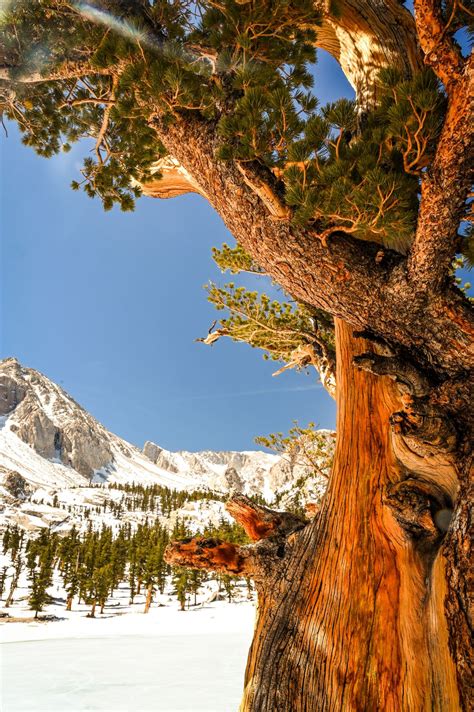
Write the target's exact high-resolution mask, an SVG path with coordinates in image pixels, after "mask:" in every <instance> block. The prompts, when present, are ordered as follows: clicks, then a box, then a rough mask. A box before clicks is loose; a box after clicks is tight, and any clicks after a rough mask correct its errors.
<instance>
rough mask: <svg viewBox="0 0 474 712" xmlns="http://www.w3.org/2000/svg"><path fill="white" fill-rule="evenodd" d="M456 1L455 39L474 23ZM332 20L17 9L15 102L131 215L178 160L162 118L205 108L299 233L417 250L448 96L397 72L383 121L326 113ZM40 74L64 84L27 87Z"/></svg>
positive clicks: (44, 0) (301, 13)
mask: <svg viewBox="0 0 474 712" xmlns="http://www.w3.org/2000/svg"><path fill="white" fill-rule="evenodd" d="M451 5H452V3H451V4H450V3H445V4H444V5H443V12H445V13H446V17H447V18H448V21H449V25H448V31H449V32H450V33H451V34H452V33H454V32H456V31H457V30H459V29H460V28H461V27H467V26H469V25H470V23H472V18H471V17H470V15H469V13H467V12H465V10H463V7H462V6H459V5H458V4H456V7H455V6H454V5H452V7H451ZM335 7H336V11H335V12H336V14H337V3H336V5H335ZM319 23H320V17H319V15H318V12H317V11H316V10H315V4H314V2H312V0H292V2H291V3H289V2H287V0H262V2H258V3H257V2H246V3H242V2H238V0H223V1H222V2H220V3H219V4H216V3H213V2H212V3H211V2H206V1H202V2H198V3H188V2H174V3H169V2H166V1H165V0H150V2H147V3H141V2H139V3H130V2H126V1H125V0H121V1H120V2H113V1H112V0H102V2H101V3H100V5H99V4H91V5H87V4H82V3H73V2H72V1H71V2H63V1H62V0H61V2H60V0H14V1H13V2H11V3H9V5H8V9H6V10H4V12H3V14H2V19H1V25H0V27H1V30H2V39H3V44H4V46H5V60H6V64H7V66H11V67H12V72H11V73H12V81H9V82H5V81H0V104H1V108H2V109H3V112H4V114H5V116H6V117H7V118H8V119H11V120H13V121H16V122H17V123H18V126H19V127H20V130H21V131H22V133H23V139H24V142H25V143H26V144H28V145H31V146H32V147H33V148H34V149H35V150H36V151H38V153H40V154H41V155H44V156H50V155H53V154H54V153H57V152H59V151H61V150H65V151H68V150H70V148H71V146H72V144H74V143H75V142H76V141H79V140H81V139H84V140H85V141H86V145H87V147H88V149H90V151H89V154H88V155H87V157H86V158H85V160H84V164H83V167H82V170H81V173H82V176H81V179H80V180H76V181H74V182H73V188H75V189H79V188H80V187H82V188H83V189H84V190H85V191H86V193H87V194H88V195H90V196H91V197H95V196H97V197H99V198H100V199H101V200H102V202H103V205H104V207H105V208H106V209H110V208H111V207H113V205H115V204H117V205H119V206H120V207H121V208H122V209H123V210H130V209H132V208H133V206H134V203H135V200H136V198H137V197H138V196H139V195H140V187H139V183H140V181H141V182H143V181H147V180H148V179H149V178H150V176H151V174H152V170H153V163H154V161H156V159H157V158H159V157H160V156H162V155H163V154H164V149H163V146H162V145H161V143H160V141H159V140H158V138H157V134H156V133H155V129H154V126H155V124H156V122H157V121H158V122H159V123H160V125H161V126H163V124H164V125H166V122H172V121H175V120H177V119H178V118H179V117H186V115H188V114H189V113H190V112H193V113H196V114H198V115H199V116H200V117H201V118H202V119H204V120H205V121H207V122H209V123H210V125H212V126H213V127H214V128H215V129H216V132H217V135H218V136H219V137H220V145H218V146H217V155H218V156H220V158H221V159H223V160H239V161H244V162H252V163H254V164H255V165H258V166H259V167H260V174H261V175H262V176H263V177H264V178H265V180H266V182H267V184H268V185H269V187H270V189H272V190H273V191H274V192H275V193H276V194H277V195H278V196H279V197H280V198H282V199H283V200H284V201H286V203H287V205H288V206H290V208H291V213H292V214H291V219H292V220H293V222H294V223H296V224H297V225H301V226H303V227H306V226H311V228H312V229H313V230H314V231H315V234H317V235H319V236H320V237H321V238H322V239H327V238H328V237H329V236H331V235H334V234H336V235H337V234H349V235H352V236H353V237H355V238H358V239H361V240H369V241H374V242H377V243H379V244H382V245H385V246H387V247H390V248H392V249H395V250H398V251H399V252H402V253H403V252H406V251H407V248H408V246H409V245H410V243H411V241H412V239H413V234H414V229H415V223H416V216H417V210H418V183H419V176H420V174H421V171H423V169H424V168H425V167H426V166H427V165H428V164H429V162H430V160H431V158H432V156H433V151H434V147H435V144H436V140H437V138H438V136H439V132H440V127H441V125H442V119H443V116H444V112H445V97H444V94H443V92H442V91H441V88H440V87H439V85H438V82H437V81H436V79H435V77H434V75H433V74H432V73H431V72H430V71H428V70H426V71H423V72H420V73H419V74H418V75H417V76H415V77H414V78H413V79H411V80H409V81H407V80H405V79H404V78H403V77H401V76H400V75H398V74H397V73H396V72H394V71H392V70H385V71H383V72H381V74H380V78H379V84H380V87H379V94H380V98H381V101H380V103H379V105H378V107H377V108H376V109H374V110H373V111H371V112H370V113H367V114H364V115H361V114H360V113H358V111H357V108H356V105H355V103H354V102H351V101H348V100H347V99H342V100H340V101H337V102H334V103H331V104H329V105H327V106H323V107H319V105H318V101H317V99H316V98H315V97H314V96H313V95H312V94H311V86H312V84H313V71H312V70H313V67H314V65H315V61H316V54H315V46H314V45H315V40H316V35H317V31H318V26H319ZM31 72H40V73H41V74H42V75H43V76H45V77H47V78H48V79H50V81H45V82H43V83H30V84H25V83H20V82H18V81H15V78H16V79H19V78H20V77H21V76H24V75H25V74H28V73H31Z"/></svg>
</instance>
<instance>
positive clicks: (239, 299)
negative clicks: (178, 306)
mask: <svg viewBox="0 0 474 712" xmlns="http://www.w3.org/2000/svg"><path fill="white" fill-rule="evenodd" d="M213 258H214V261H215V262H216V264H217V265H218V266H219V268H220V269H221V270H222V271H229V272H231V273H233V274H239V273H242V272H251V273H254V274H259V275H262V276H263V275H264V273H263V272H262V271H261V270H259V268H258V267H257V266H256V265H255V264H254V263H253V261H252V259H251V257H250V256H249V255H248V254H247V253H246V252H245V250H243V249H242V248H241V247H240V246H236V247H229V245H227V244H224V245H223V246H222V248H221V249H217V248H214V249H213ZM206 289H207V293H208V300H209V302H210V303H211V304H213V305H214V307H215V308H216V310H217V311H219V312H222V311H225V312H226V314H227V316H226V317H225V318H222V319H220V320H219V325H218V328H217V329H216V330H215V331H211V333H210V334H209V336H208V337H207V338H206V339H201V341H204V342H205V343H208V344H212V343H214V342H215V341H217V340H218V339H219V338H221V337H224V336H226V337H228V338H230V339H232V341H236V342H245V343H247V344H249V346H251V347H252V348H258V349H261V350H262V351H263V352H264V354H263V357H264V359H266V360H272V361H280V362H282V363H285V364H291V363H293V362H294V367H295V368H304V367H306V366H309V365H312V366H314V367H315V368H318V358H317V357H318V355H320V354H321V350H322V349H323V350H324V351H325V352H330V353H331V354H333V353H334V322H333V319H332V317H331V316H330V315H329V314H326V313H325V312H323V311H321V310H315V309H310V308H309V307H307V306H306V305H303V304H299V303H296V302H292V301H279V300H277V299H271V298H270V297H269V296H268V295H267V294H265V293H264V292H259V291H256V290H255V291H254V290H249V289H247V288H246V287H244V286H237V285H236V284H235V283H234V282H229V283H227V284H225V285H224V286H218V285H216V284H213V283H210V284H208V285H207V287H206ZM305 348H306V351H304V349H305ZM298 353H299V354H300V355H301V358H300V359H298V358H297V356H296V354H298ZM311 354H314V358H311Z"/></svg>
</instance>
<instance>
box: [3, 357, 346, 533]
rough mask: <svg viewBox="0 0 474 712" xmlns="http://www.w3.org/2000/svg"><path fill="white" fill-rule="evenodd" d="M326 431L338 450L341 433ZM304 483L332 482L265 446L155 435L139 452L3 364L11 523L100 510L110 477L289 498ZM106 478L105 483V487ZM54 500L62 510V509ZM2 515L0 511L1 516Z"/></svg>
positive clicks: (34, 374)
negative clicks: (223, 447)
mask: <svg viewBox="0 0 474 712" xmlns="http://www.w3.org/2000/svg"><path fill="white" fill-rule="evenodd" d="M321 434H322V436H324V438H325V441H327V452H328V453H330V452H331V450H332V448H333V445H334V434H333V433H332V432H330V431H321ZM296 480H298V483H299V484H298V486H299V488H300V491H301V492H303V496H304V499H312V500H314V499H318V498H320V496H321V494H322V492H323V491H324V487H325V483H324V479H323V478H320V477H314V473H312V472H311V473H310V472H309V471H308V468H307V467H304V466H301V465H298V464H295V463H291V462H290V461H289V460H288V459H286V458H285V457H281V456H278V455H273V454H270V453H266V452H262V451H248V452H212V451H203V452H195V453H191V452H185V451H182V452H169V451H167V450H164V449H163V448H161V447H159V446H158V445H155V444H154V443H150V442H147V443H145V447H144V449H143V451H141V450H139V449H138V448H137V447H135V446H133V445H131V444H130V443H127V442H126V441H125V440H123V439H121V438H119V437H117V436H116V435H114V434H112V433H111V432H109V431H108V430H107V429H106V428H105V427H104V426H103V425H101V424H100V423H99V422H98V421H97V420H96V419H95V418H94V417H93V416H92V415H91V414H90V413H88V412H87V411H86V410H84V408H82V407H81V406H80V405H79V404H78V403H76V401H74V400H73V398H71V397H70V396H69V395H68V394H67V393H66V392H65V391H64V390H63V389H62V388H60V387H59V386H58V385H56V384H55V383H53V382H52V381H51V380H50V379H49V378H47V377H46V376H44V375H43V374H41V373H39V372H38V371H35V370H33V369H31V368H26V367H24V366H22V365H21V364H20V363H19V362H18V361H17V360H16V359H14V358H8V359H5V360H3V361H0V500H3V519H4V521H5V518H6V520H7V521H12V520H13V521H16V522H17V523H19V524H21V525H22V526H25V527H26V528H34V527H35V526H36V525H38V526H40V525H42V526H44V525H45V524H46V525H55V526H57V525H58V524H59V523H61V522H63V520H64V518H65V517H64V514H65V512H64V507H65V506H66V505H67V506H68V507H69V510H70V511H71V512H72V513H74V511H76V510H75V508H76V509H77V507H82V508H84V507H86V508H89V509H90V510H94V508H95V509H97V510H98V509H99V508H100V506H102V505H103V499H104V497H109V498H110V497H111V496H112V495H113V496H116V495H118V492H117V491H115V490H113V489H112V490H109V487H107V485H111V484H117V485H125V484H126V483H135V484H140V485H143V486H148V485H154V484H155V485H160V486H163V487H168V488H170V489H176V490H196V489H200V490H212V491H214V492H217V493H219V494H221V495H222V494H224V495H225V494H227V493H228V492H229V491H231V490H232V491H240V492H244V493H245V494H249V495H254V494H257V493H258V494H262V495H263V496H264V497H265V498H266V499H267V501H272V500H273V499H274V498H275V496H276V495H278V493H280V494H282V495H283V497H282V498H280V499H282V501H283V503H284V500H285V499H286V498H287V497H288V496H290V495H291V493H292V485H293V483H294V482H295V481H296ZM101 483H102V484H104V485H105V486H106V487H102V488H99V487H97V484H101ZM94 485H95V486H94ZM105 489H107V490H108V493H107V494H106V492H105ZM53 500H54V502H55V503H56V504H57V503H58V502H59V503H60V504H61V505H62V508H60V509H59V510H58V508H57V507H54V506H53ZM215 504H216V505H219V506H217V508H214V510H213V512H214V514H215V515H216V516H217V515H219V516H220V515H221V514H222V511H223V508H222V504H221V503H220V502H216V503H215ZM206 506H207V505H206ZM206 506H205V503H203V502H199V503H197V502H188V503H187V504H186V507H187V510H188V515H189V517H190V518H191V519H192V518H193V516H194V517H195V518H197V519H199V518H201V514H202V511H203V510H205V509H206ZM207 509H209V507H207ZM52 510H57V511H52ZM141 514H142V515H143V513H141ZM211 515H212V512H209V511H208V512H207V514H202V516H203V517H204V519H205V518H206V517H211ZM127 516H128V517H129V518H130V517H131V516H132V514H131V513H128V514H127ZM1 519H2V516H1V510H0V523H1ZM132 519H133V517H132ZM36 520H38V521H36ZM65 526H69V527H70V526H72V523H71V522H69V523H66V524H65Z"/></svg>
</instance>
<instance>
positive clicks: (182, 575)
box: [173, 567, 190, 611]
mask: <svg viewBox="0 0 474 712" xmlns="http://www.w3.org/2000/svg"><path fill="white" fill-rule="evenodd" d="M173 586H174V589H173V593H174V595H175V596H176V597H177V599H178V601H179V605H180V610H181V611H184V610H186V602H187V600H188V593H189V592H190V571H189V569H186V568H182V567H174V572H173Z"/></svg>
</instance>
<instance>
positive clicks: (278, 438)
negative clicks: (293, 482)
mask: <svg viewBox="0 0 474 712" xmlns="http://www.w3.org/2000/svg"><path fill="white" fill-rule="evenodd" d="M255 442H256V443H257V445H262V446H263V447H266V448H268V449H269V450H273V452H275V453H277V454H278V455H281V456H282V457H285V458H287V459H288V460H289V462H290V463H291V464H292V465H295V464H298V465H301V466H303V467H306V468H310V469H311V470H312V471H313V472H314V473H315V474H319V475H321V476H323V477H328V476H329V472H330V470H331V467H332V455H331V454H330V453H328V447H327V436H326V435H325V434H324V435H323V434H321V433H319V432H318V430H317V429H316V425H315V423H313V422H311V423H308V425H307V426H306V427H302V426H300V425H298V422H297V421H296V420H295V421H293V425H292V427H291V428H290V429H289V431H288V434H287V435H285V434H284V433H282V432H278V433H270V435H260V436H258V437H256V438H255Z"/></svg>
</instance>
